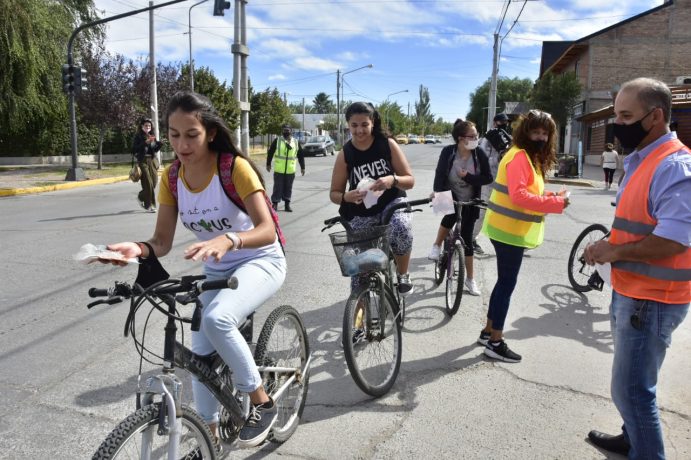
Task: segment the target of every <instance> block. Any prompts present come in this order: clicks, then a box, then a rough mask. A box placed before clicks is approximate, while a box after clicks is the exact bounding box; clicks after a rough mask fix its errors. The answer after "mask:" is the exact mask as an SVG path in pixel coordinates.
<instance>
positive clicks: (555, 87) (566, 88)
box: [531, 72, 582, 127]
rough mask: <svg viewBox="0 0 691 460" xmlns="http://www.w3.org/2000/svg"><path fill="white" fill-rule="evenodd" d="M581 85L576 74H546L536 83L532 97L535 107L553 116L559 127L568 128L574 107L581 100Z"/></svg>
mask: <svg viewBox="0 0 691 460" xmlns="http://www.w3.org/2000/svg"><path fill="white" fill-rule="evenodd" d="M581 90H582V87H581V83H580V81H579V80H578V77H577V76H576V74H575V73H574V72H566V73H563V74H560V75H554V74H553V73H552V72H549V73H546V74H545V75H543V76H542V78H540V79H539V80H538V81H537V82H536V83H535V88H534V89H533V93H532V96H531V102H532V103H533V105H534V106H535V107H536V108H538V109H540V110H544V111H545V112H548V113H550V114H552V118H553V119H554V121H555V122H556V123H557V125H558V126H560V127H564V126H566V121H567V120H568V118H569V117H570V116H571V115H572V114H573V107H574V105H575V104H576V102H578V101H579V100H580V98H581Z"/></svg>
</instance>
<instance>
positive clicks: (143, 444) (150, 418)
mask: <svg viewBox="0 0 691 460" xmlns="http://www.w3.org/2000/svg"><path fill="white" fill-rule="evenodd" d="M159 409H160V404H158V403H156V404H152V405H150V406H145V407H142V408H141V409H139V410H138V411H136V412H134V413H132V414H130V415H129V416H128V417H127V418H126V419H125V420H123V421H122V422H120V423H119V424H118V426H116V427H115V429H114V430H113V431H112V432H111V433H110V434H109V435H108V437H107V438H106V439H105V441H103V442H102V443H101V445H100V446H99V448H98V450H97V451H96V453H95V454H94V455H93V457H92V460H105V459H117V460H127V459H133V460H134V459H136V460H139V459H141V458H150V459H152V460H154V459H161V460H163V459H167V458H168V440H169V435H168V434H165V435H159V434H158V433H157V430H158V425H159V419H158V414H159ZM181 422H182V432H181V434H180V446H179V449H178V454H179V456H180V458H183V459H185V458H189V459H193V458H203V459H212V460H213V459H215V458H216V449H215V448H214V442H213V441H212V439H213V436H212V434H211V431H210V430H209V426H208V425H207V424H206V423H205V422H204V420H202V418H201V417H200V416H199V415H198V414H197V413H196V412H195V411H194V410H193V409H192V408H190V407H188V406H186V405H183V406H182V418H181ZM147 453H148V456H147V455H146V454H147Z"/></svg>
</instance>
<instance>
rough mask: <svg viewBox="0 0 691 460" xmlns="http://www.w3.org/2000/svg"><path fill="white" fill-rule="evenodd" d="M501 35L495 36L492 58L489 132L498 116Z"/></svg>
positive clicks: (488, 114)
mask: <svg viewBox="0 0 691 460" xmlns="http://www.w3.org/2000/svg"><path fill="white" fill-rule="evenodd" d="M498 68H499V34H498V33H495V34H494V55H493V57H492V80H491V82H490V85H489V103H488V104H487V105H488V106H489V110H488V112H487V131H489V130H490V129H492V123H493V121H494V116H495V115H496V114H497V73H498V72H499V69H498Z"/></svg>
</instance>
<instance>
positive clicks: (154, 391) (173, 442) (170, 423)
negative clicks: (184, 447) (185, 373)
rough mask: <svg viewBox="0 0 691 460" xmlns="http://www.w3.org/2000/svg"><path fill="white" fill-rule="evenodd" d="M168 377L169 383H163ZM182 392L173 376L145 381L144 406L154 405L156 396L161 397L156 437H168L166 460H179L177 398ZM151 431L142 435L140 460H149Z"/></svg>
mask: <svg viewBox="0 0 691 460" xmlns="http://www.w3.org/2000/svg"><path fill="white" fill-rule="evenodd" d="M166 377H168V378H169V380H170V382H168V383H166V382H164V379H165V378H166ZM169 386H170V389H169ZM181 391H182V382H180V381H179V380H178V379H177V378H176V377H175V376H156V377H149V378H148V379H147V380H146V388H145V391H144V395H143V396H144V401H143V403H144V406H147V405H150V404H153V403H154V397H155V396H156V395H160V396H161V405H160V408H159V412H158V426H157V429H156V435H158V436H168V438H169V443H168V458H169V459H177V458H179V455H178V454H179V452H178V450H179V449H178V448H179V446H180V435H181V432H182V421H181V416H182V412H181V411H180V409H179V407H180V406H179V404H178V401H179V397H180V393H181ZM153 437H154V433H153V430H145V431H144V432H143V433H142V457H141V458H142V459H143V460H149V458H150V455H151V449H152V446H153Z"/></svg>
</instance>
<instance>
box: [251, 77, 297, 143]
mask: <svg viewBox="0 0 691 460" xmlns="http://www.w3.org/2000/svg"><path fill="white" fill-rule="evenodd" d="M250 103H251V106H252V110H251V111H250V136H252V137H254V136H259V135H264V134H278V133H280V132H281V127H282V126H283V125H285V124H288V125H291V126H292V125H293V123H294V121H293V117H292V115H291V112H290V110H289V108H288V106H287V105H286V104H285V102H284V101H283V99H282V98H281V94H280V93H279V92H278V89H276V88H274V89H273V90H271V89H269V88H266V89H265V90H264V91H262V92H260V93H254V92H252V93H251V94H250Z"/></svg>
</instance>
